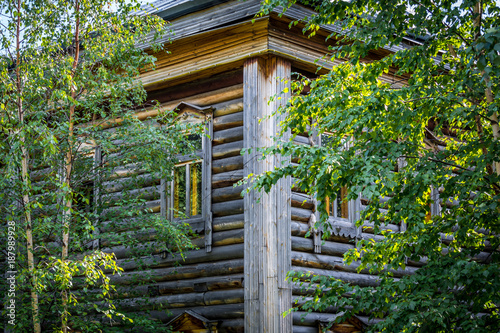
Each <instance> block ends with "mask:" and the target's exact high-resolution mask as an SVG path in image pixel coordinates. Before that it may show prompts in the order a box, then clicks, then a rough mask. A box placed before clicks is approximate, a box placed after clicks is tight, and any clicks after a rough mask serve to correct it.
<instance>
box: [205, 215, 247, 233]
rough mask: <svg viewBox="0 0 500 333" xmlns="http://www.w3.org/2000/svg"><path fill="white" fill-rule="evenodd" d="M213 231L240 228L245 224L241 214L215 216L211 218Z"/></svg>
mask: <svg viewBox="0 0 500 333" xmlns="http://www.w3.org/2000/svg"><path fill="white" fill-rule="evenodd" d="M212 223H213V226H212V228H213V231H214V232H216V231H223V230H232V229H242V228H244V226H245V219H244V215H243V214H237V215H229V216H222V217H216V218H214V219H213V222H212Z"/></svg>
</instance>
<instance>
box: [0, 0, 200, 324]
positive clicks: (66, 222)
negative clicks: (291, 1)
mask: <svg viewBox="0 0 500 333" xmlns="http://www.w3.org/2000/svg"><path fill="white" fill-rule="evenodd" d="M139 9H140V7H139V5H138V3H137V2H134V1H132V2H131V1H114V2H109V1H102V0H74V1H66V0H61V1H44V0H41V1H21V0H16V1H11V0H6V1H2V2H0V14H1V15H2V17H4V19H3V20H2V21H0V24H1V25H2V29H1V34H2V35H1V40H0V43H1V44H0V45H1V46H0V48H1V50H2V56H1V58H0V82H1V84H0V90H1V95H0V96H1V97H0V111H1V115H0V129H1V136H2V140H1V142H0V169H1V171H2V178H1V179H0V197H1V201H2V205H1V211H0V213H1V216H2V220H4V221H5V222H7V221H15V222H16V228H17V233H16V235H17V257H16V265H17V276H16V277H17V280H16V281H17V283H18V293H17V294H18V296H17V298H16V299H17V301H18V307H17V311H18V316H17V320H16V324H15V326H14V327H8V325H7V328H12V329H14V330H15V331H26V332H28V331H34V332H41V331H42V330H43V331H47V330H53V331H57V332H68V331H70V330H74V329H78V330H82V331H89V332H94V331H95V330H97V329H100V327H101V325H103V324H105V322H106V320H107V323H108V324H110V323H113V324H116V323H118V324H126V323H128V324H130V323H131V322H132V320H131V319H130V320H128V319H126V316H125V315H123V314H121V313H120V311H119V309H117V306H116V305H115V303H113V301H112V300H111V298H112V297H111V294H112V293H114V294H115V295H116V291H115V290H113V287H112V285H111V282H110V275H111V274H119V273H120V271H121V269H120V268H119V267H118V266H117V264H116V260H115V257H114V255H113V254H112V253H110V251H109V250H106V251H104V250H102V249H100V248H99V246H98V245H97V246H96V245H95V244H99V241H100V239H101V238H103V237H106V241H107V243H108V244H109V246H118V245H119V246H128V247H130V248H131V249H133V248H134V247H140V248H141V249H142V251H143V252H137V255H138V256H141V255H145V254H151V251H152V250H151V248H148V247H147V245H148V241H147V240H146V241H143V240H141V239H140V238H139V237H137V239H131V237H130V230H144V229H145V228H150V229H151V228H152V229H154V232H155V234H156V235H157V239H160V240H161V242H163V244H164V245H163V247H164V250H165V251H168V250H180V251H182V250H183V249H187V248H189V247H190V246H191V245H190V244H191V243H190V241H189V239H188V238H187V229H186V227H185V226H183V225H182V224H179V223H177V224H175V225H174V224H171V223H170V222H169V221H167V220H165V219H164V218H161V217H160V216H158V214H150V211H149V210H148V209H147V207H145V199H144V197H145V196H146V195H147V194H145V193H142V192H141V193H140V194H136V192H138V191H137V187H140V186H142V185H140V184H139V182H140V179H141V177H136V178H134V177H130V178H131V184H128V189H129V190H125V191H124V192H126V193H128V194H130V195H128V194H127V195H125V194H124V195H122V196H120V197H119V198H115V197H112V196H110V195H108V196H107V197H106V196H104V195H101V194H100V193H103V192H102V186H103V183H104V182H106V181H107V182H108V183H109V182H110V180H112V179H113V177H116V172H117V170H118V169H120V168H123V167H125V166H126V167H128V168H129V169H130V170H132V171H131V173H133V174H134V175H137V174H138V172H135V173H134V171H133V170H140V173H141V174H142V175H144V174H147V175H149V177H150V178H153V179H158V182H159V179H160V178H163V179H169V177H171V175H172V169H173V167H174V165H175V163H176V160H175V157H176V156H178V155H179V154H183V153H184V154H186V153H189V151H191V150H193V147H192V146H191V143H190V142H189V141H186V139H185V138H186V137H184V136H182V135H181V136H179V135H178V133H179V132H185V133H186V134H189V133H199V131H200V130H201V128H198V127H196V126H188V125H182V124H179V123H177V122H176V121H175V112H174V110H160V111H159V112H158V114H159V116H158V117H159V118H161V121H160V122H157V121H156V120H157V119H147V121H145V122H144V121H139V120H138V119H137V118H136V117H135V114H136V113H137V112H139V111H141V110H143V109H145V108H148V109H153V108H156V107H157V105H156V104H155V102H154V101H147V100H146V96H147V95H146V91H145V90H144V88H143V86H142V85H141V82H140V80H139V75H140V73H141V72H143V71H147V70H152V69H153V68H154V59H155V58H154V57H153V56H152V54H153V53H154V52H166V51H165V50H164V49H163V45H159V44H156V43H155V40H156V38H157V37H159V36H160V35H164V34H165V33H169V30H168V27H167V26H166V25H165V22H164V21H163V20H162V19H160V18H157V17H150V16H146V15H142V14H141V13H140V10H139ZM138 44H141V45H147V47H146V48H145V47H143V48H142V49H141V48H138V47H137V45H138ZM160 123H161V124H162V125H161V126H159V124H160ZM97 157H98V158H97ZM120 170H121V169H120ZM132 178H134V179H132ZM142 178H144V177H142ZM134 190H135V192H134ZM120 207H121V208H123V209H118V208H120ZM110 211H112V212H113V213H112V214H111V216H107V215H106V212H108V215H110V214H109V212H110ZM124 223H126V224H127V230H128V231H129V233H128V234H127V233H126V232H121V231H123V230H121V231H120V230H119V229H120V227H118V226H121V228H122V229H123V224H124ZM134 223H135V224H134ZM103 225H105V226H106V228H108V229H112V230H119V231H116V232H114V231H111V232H110V231H108V232H107V233H106V234H105V235H104V234H100V232H99V231H100V230H104V227H103ZM110 226H112V227H113V228H111V227H110ZM148 230H149V229H148ZM96 242H97V243H96ZM141 242H142V243H141ZM150 243H151V242H150ZM167 244H169V245H170V247H169V248H167ZM151 246H157V245H154V244H153V243H151ZM26 290H29V291H30V294H31V300H30V304H31V306H29V307H26V309H28V310H24V309H25V307H24V305H26V303H25V301H24V296H25V293H24V292H25V291H26ZM96 295H100V296H96ZM89 316H90V317H91V318H94V319H92V320H89ZM27 318H30V322H31V324H29V323H28V321H27ZM95 318H97V319H95ZM99 318H101V319H99ZM103 318H105V319H106V320H104V319H103ZM132 325H133V323H132ZM158 329H160V328H158Z"/></svg>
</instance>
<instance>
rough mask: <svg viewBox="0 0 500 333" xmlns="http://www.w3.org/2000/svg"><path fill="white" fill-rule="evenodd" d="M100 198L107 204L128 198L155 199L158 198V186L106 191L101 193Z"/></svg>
mask: <svg viewBox="0 0 500 333" xmlns="http://www.w3.org/2000/svg"><path fill="white" fill-rule="evenodd" d="M101 199H102V201H103V202H105V203H107V204H109V203H112V202H116V201H121V200H128V199H145V200H149V201H151V200H156V199H160V186H149V187H143V188H136V189H134V190H123V191H120V192H113V193H108V194H104V195H102V196H101Z"/></svg>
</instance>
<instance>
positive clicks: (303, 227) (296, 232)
mask: <svg viewBox="0 0 500 333" xmlns="http://www.w3.org/2000/svg"><path fill="white" fill-rule="evenodd" d="M290 223H291V229H292V236H299V237H304V236H305V235H306V234H307V232H308V231H309V229H310V228H309V224H307V223H302V222H296V221H291V222H290Z"/></svg>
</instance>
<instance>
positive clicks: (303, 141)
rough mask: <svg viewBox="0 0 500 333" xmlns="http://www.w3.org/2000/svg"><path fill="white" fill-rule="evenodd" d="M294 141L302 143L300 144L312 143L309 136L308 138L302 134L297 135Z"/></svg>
mask: <svg viewBox="0 0 500 333" xmlns="http://www.w3.org/2000/svg"><path fill="white" fill-rule="evenodd" d="M293 143H295V144H300V145H308V146H310V145H311V142H310V140H309V138H306V137H305V136H300V135H297V136H295V137H294V138H293Z"/></svg>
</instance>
